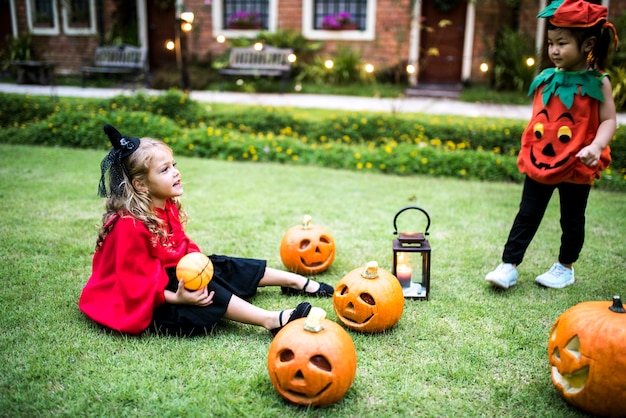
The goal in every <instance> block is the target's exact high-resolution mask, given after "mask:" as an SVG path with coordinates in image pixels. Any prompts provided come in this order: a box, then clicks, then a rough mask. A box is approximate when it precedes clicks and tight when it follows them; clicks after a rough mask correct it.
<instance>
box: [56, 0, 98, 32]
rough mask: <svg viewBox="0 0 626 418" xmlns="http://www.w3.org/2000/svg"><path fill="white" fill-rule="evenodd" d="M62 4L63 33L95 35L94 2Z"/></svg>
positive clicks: (74, 1)
mask: <svg viewBox="0 0 626 418" xmlns="http://www.w3.org/2000/svg"><path fill="white" fill-rule="evenodd" d="M62 4H63V31H64V32H65V33H67V34H68V35H70V34H71V35H89V34H93V33H96V18H95V14H96V13H95V9H96V6H95V0H68V1H65V2H63V3H62Z"/></svg>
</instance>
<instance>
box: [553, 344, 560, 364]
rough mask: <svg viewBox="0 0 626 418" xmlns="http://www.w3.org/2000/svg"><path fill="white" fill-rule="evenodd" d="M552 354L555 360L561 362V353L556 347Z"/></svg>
mask: <svg viewBox="0 0 626 418" xmlns="http://www.w3.org/2000/svg"><path fill="white" fill-rule="evenodd" d="M552 354H553V355H554V358H555V359H557V360H558V361H561V352H560V351H559V348H558V347H557V348H555V349H554V352H553V353H552Z"/></svg>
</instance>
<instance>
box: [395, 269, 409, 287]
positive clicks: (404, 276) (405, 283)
mask: <svg viewBox="0 0 626 418" xmlns="http://www.w3.org/2000/svg"><path fill="white" fill-rule="evenodd" d="M412 275H413V269H412V268H411V266H409V265H408V264H398V266H397V267H396V277H397V278H398V280H399V281H400V285H401V286H402V287H410V286H411V276H412Z"/></svg>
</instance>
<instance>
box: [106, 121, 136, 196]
mask: <svg viewBox="0 0 626 418" xmlns="http://www.w3.org/2000/svg"><path fill="white" fill-rule="evenodd" d="M104 133H105V134H107V136H108V137H109V140H110V141H111V145H113V148H111V150H110V151H109V153H108V154H107V156H106V157H104V159H103V160H102V162H101V163H100V171H101V174H100V184H99V185H98V195H99V196H100V197H107V196H110V195H111V194H121V191H122V188H121V187H120V186H121V185H122V184H123V182H124V181H125V179H130V176H129V175H128V172H127V170H126V165H125V164H124V158H126V157H128V156H129V155H131V154H132V153H133V152H135V151H136V150H137V148H139V138H131V137H129V136H124V135H122V134H120V133H119V131H118V130H117V129H115V128H114V127H113V126H111V125H109V124H106V125H104ZM107 171H109V191H108V193H107V188H106V184H105V180H104V177H105V174H106V172H107Z"/></svg>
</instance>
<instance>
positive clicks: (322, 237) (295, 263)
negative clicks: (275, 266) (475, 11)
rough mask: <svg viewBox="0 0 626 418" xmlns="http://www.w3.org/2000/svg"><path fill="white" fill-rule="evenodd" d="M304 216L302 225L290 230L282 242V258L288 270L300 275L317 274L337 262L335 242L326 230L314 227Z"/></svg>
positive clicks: (308, 216) (310, 220)
mask: <svg viewBox="0 0 626 418" xmlns="http://www.w3.org/2000/svg"><path fill="white" fill-rule="evenodd" d="M312 220H313V218H311V216H310V215H304V218H303V220H302V225H296V226H294V227H291V228H289V230H288V231H287V232H286V233H285V235H283V239H282V240H281V242H280V258H281V259H282V261H283V264H284V265H285V267H286V268H287V269H288V270H291V271H293V272H294V273H299V274H317V273H321V272H323V271H325V270H327V269H328V268H329V267H330V266H331V264H332V263H333V261H334V260H335V240H334V239H333V237H332V236H331V235H330V234H329V233H328V231H326V230H325V229H324V228H322V227H321V226H318V225H313V224H312V223H311V222H312Z"/></svg>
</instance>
